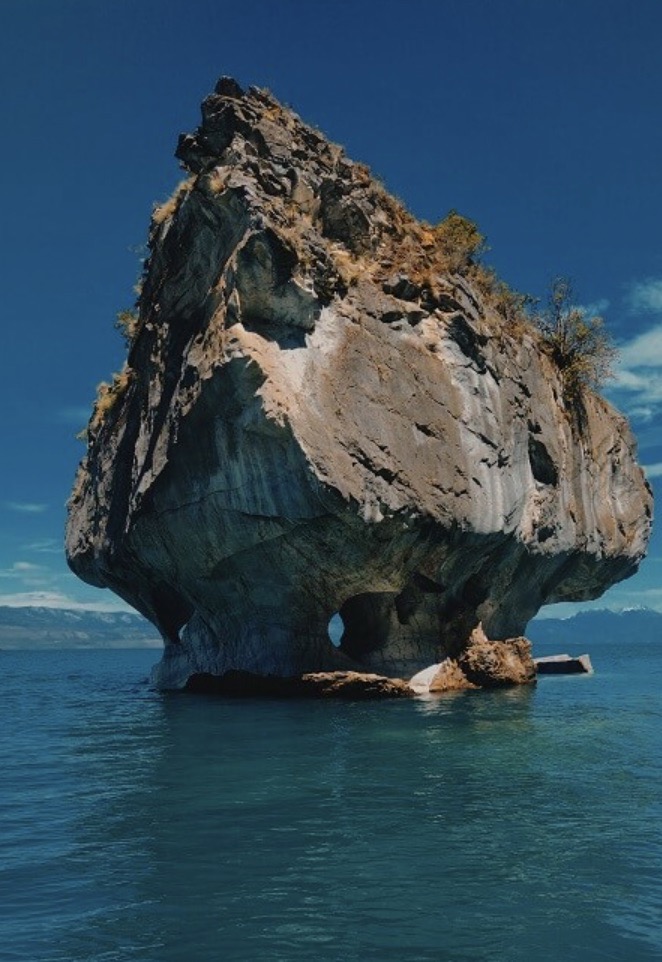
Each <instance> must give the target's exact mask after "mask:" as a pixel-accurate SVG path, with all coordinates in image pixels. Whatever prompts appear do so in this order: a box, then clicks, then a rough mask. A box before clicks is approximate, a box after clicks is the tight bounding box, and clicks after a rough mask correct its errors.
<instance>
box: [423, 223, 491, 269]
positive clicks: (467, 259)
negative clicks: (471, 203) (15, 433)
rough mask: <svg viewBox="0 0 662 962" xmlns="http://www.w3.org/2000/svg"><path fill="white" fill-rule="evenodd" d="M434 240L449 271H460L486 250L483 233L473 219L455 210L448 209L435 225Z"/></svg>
mask: <svg viewBox="0 0 662 962" xmlns="http://www.w3.org/2000/svg"><path fill="white" fill-rule="evenodd" d="M434 240H435V245H436V247H437V249H438V250H439V252H440V253H441V255H442V257H443V258H444V260H445V262H446V265H447V270H449V271H462V270H463V269H465V268H467V267H468V266H469V265H470V264H473V263H475V261H476V260H477V258H478V257H480V255H481V254H484V253H485V251H486V250H487V247H486V244H485V235H484V234H481V232H480V231H479V229H478V225H477V224H476V223H475V221H472V220H470V219H469V218H468V217H464V216H463V215H462V214H458V212H457V211H456V210H450V211H449V212H448V214H446V216H445V217H444V219H443V220H442V221H440V222H439V223H438V224H437V225H436V227H435V228H434Z"/></svg>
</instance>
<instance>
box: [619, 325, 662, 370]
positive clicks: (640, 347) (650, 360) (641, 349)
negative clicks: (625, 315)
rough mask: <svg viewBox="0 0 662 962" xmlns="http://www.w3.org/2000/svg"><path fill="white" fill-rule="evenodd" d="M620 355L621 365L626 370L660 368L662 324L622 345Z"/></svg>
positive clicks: (661, 360)
mask: <svg viewBox="0 0 662 962" xmlns="http://www.w3.org/2000/svg"><path fill="white" fill-rule="evenodd" d="M620 354H621V365H622V366H623V367H624V368H626V369H628V368H640V367H645V368H649V367H662V324H657V325H656V326H655V327H652V328H650V330H648V331H644V332H643V334H638V335H637V337H635V338H633V339H632V340H631V341H628V342H626V343H625V344H623V345H622V346H621V348H620Z"/></svg>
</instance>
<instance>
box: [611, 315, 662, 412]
mask: <svg viewBox="0 0 662 962" xmlns="http://www.w3.org/2000/svg"><path fill="white" fill-rule="evenodd" d="M612 392H613V393H614V394H615V395H616V397H615V400H616V404H617V405H618V406H619V407H622V408H623V409H624V410H625V411H626V413H627V414H628V415H629V416H630V417H631V418H632V419H633V420H639V421H643V422H644V423H645V422H649V421H652V420H653V419H655V418H656V417H658V416H660V415H661V414H662V324H656V325H655V326H654V327H651V328H649V330H647V331H643V332H642V333H641V334H638V335H637V336H636V337H633V338H632V339H631V340H629V341H626V342H625V343H624V344H621V345H620V347H619V360H618V365H617V367H616V377H615V380H614V382H613V384H612V385H611V386H610V388H609V393H610V394H611V393H612Z"/></svg>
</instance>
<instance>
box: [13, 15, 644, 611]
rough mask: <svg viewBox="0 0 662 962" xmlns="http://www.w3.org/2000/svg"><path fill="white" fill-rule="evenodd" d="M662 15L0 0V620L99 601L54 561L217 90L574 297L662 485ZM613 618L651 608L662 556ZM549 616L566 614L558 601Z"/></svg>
mask: <svg viewBox="0 0 662 962" xmlns="http://www.w3.org/2000/svg"><path fill="white" fill-rule="evenodd" d="M661 35H662V3H660V2H659V0H637V2H636V3H632V2H630V0H627V2H626V0H568V2H566V0H500V2H495V0H409V2H402V0H400V2H395V0H351V2H342V0H336V2H334V3H321V2H320V3H317V2H311V0H306V2H304V0H301V2H298V0H284V2H280V3H277V2H266V0H251V3H245V4H240V3H237V2H236V0H233V2H229V3H225V2H219V0H216V2H211V0H1V2H0V75H1V78H2V83H1V87H0V89H1V90H2V98H1V109H2V129H3V132H4V137H3V140H4V149H3V151H2V156H1V158H0V164H1V165H2V184H3V204H2V221H3V235H2V236H3V249H2V267H3V271H2V275H3V280H2V299H1V302H0V303H1V308H0V309H1V310H2V314H3V320H2V338H3V355H2V356H3V359H4V362H3V377H2V379H1V380H0V391H1V392H2V393H1V397H0V405H1V407H0V410H1V412H2V415H1V418H2V421H1V423H2V434H3V436H2V465H3V469H2V488H1V490H0V518H1V522H2V523H1V527H0V532H1V540H0V604H3V603H4V604H7V603H11V604H16V603H25V602H27V601H30V600H34V601H45V602H46V603H50V604H71V603H76V604H80V603H84V604H87V605H109V606H112V605H113V604H114V603H115V602H114V599H113V597H112V596H110V595H109V593H107V592H99V591H96V590H94V589H91V588H87V587H86V586H84V585H82V584H81V583H80V582H78V581H77V579H75V578H74V577H73V575H70V574H69V573H68V571H67V569H66V565H65V563H64V560H63V558H62V551H61V541H62V532H63V525H64V503H65V501H66V498H67V497H68V494H69V490H70V488H71V484H72V480H73V476H74V472H75V468H76V464H77V462H78V460H79V458H80V457H81V455H82V451H83V448H82V444H81V442H79V441H76V440H75V434H76V432H77V431H78V430H80V428H81V427H83V426H84V424H85V422H86V420H87V414H88V413H89V409H90V405H91V402H92V399H93V397H94V393H95V388H96V385H97V383H98V382H99V381H101V380H103V379H107V378H108V377H109V376H110V375H111V374H112V372H113V371H115V370H118V369H119V368H120V366H121V363H122V359H123V344H122V341H121V338H120V336H119V335H118V334H117V332H116V331H115V330H114V329H113V322H114V318H115V315H116V312H117V311H118V310H119V309H120V308H122V307H125V306H129V305H131V303H132V301H133V293H132V287H133V284H134V282H135V280H136V277H137V275H138V273H139V270H140V263H139V256H140V254H139V251H140V247H141V245H142V244H143V243H144V241H145V237H146V232H147V224H148V219H149V214H150V211H151V207H152V204H153V203H154V202H155V201H158V200H163V199H164V198H165V197H166V196H167V195H168V194H169V193H170V191H171V190H172V188H173V187H174V185H175V184H176V183H177V182H178V180H179V179H180V178H181V176H182V175H181V172H180V171H179V170H178V166H177V163H176V161H175V160H174V158H173V156H172V155H173V151H174V148H175V144H176V140H177V136H178V134H179V133H180V131H183V130H192V129H193V128H194V127H195V126H196V125H197V122H198V117H199V110H198V105H199V102H200V100H201V99H202V97H203V96H204V95H205V94H206V93H208V92H209V91H210V90H211V89H212V87H213V85H214V83H215V81H216V78H217V77H218V76H219V75H221V74H224V73H225V74H232V75H234V76H235V77H236V78H237V79H238V80H239V81H240V82H241V83H243V84H256V85H258V86H266V87H269V88H270V89H271V90H272V91H273V92H274V93H275V94H276V95H277V96H278V97H279V98H280V99H281V100H283V101H285V102H287V103H289V104H290V105H291V106H293V107H294V108H295V109H296V110H297V112H298V113H299V114H300V115H301V116H302V117H303V118H304V119H305V120H307V121H309V122H310V123H313V124H315V125H317V126H318V127H320V128H321V129H322V130H323V131H324V132H325V133H326V134H327V135H328V136H330V137H331V138H332V139H333V140H335V141H337V142H339V143H342V144H343V145H344V146H345V147H346V148H347V151H348V153H349V155H350V156H351V157H353V158H354V159H357V160H363V161H365V162H366V163H368V164H369V165H370V166H371V168H372V169H373V171H374V172H375V173H377V174H378V175H379V176H380V177H381V178H382V179H383V180H384V181H385V183H386V185H387V186H388V187H389V188H390V189H391V190H392V191H393V192H394V193H396V194H397V195H398V196H400V197H401V198H402V199H403V200H404V202H405V203H406V204H407V205H408V206H409V207H410V209H412V210H413V211H414V212H415V213H416V214H418V215H419V216H421V217H424V218H426V219H428V220H432V221H434V220H437V219H439V218H440V217H442V216H443V215H444V214H445V213H446V212H447V211H448V209H449V208H451V207H454V208H457V209H458V210H460V211H461V212H462V213H465V214H467V215H469V216H471V217H473V218H475V219H476V220H477V221H478V222H479V224H480V226H481V227H482V229H483V231H484V232H485V233H486V234H487V235H488V240H489V243H490V246H491V252H490V254H489V255H488V260H489V261H490V262H491V263H492V264H494V265H495V266H496V268H497V269H498V271H499V272H500V274H501V275H502V276H503V277H504V278H505V279H506V280H507V281H508V282H509V283H510V284H511V285H512V286H514V287H516V288H519V289H520V290H525V291H528V292H530V293H533V294H536V295H542V294H543V293H544V290H545V287H546V285H547V284H548V282H549V280H550V278H551V277H553V276H554V275H556V274H560V273H563V274H568V275H571V276H572V277H573V278H574V281H575V285H576V290H577V292H578V295H579V300H580V301H581V303H583V304H587V305H597V306H598V307H599V309H600V310H601V312H602V313H603V314H604V316H605V318H606V320H607V322H608V324H609V327H610V329H611V331H612V333H613V334H614V336H615V338H616V339H617V340H618V342H619V343H620V344H621V346H622V349H623V354H622V358H623V360H622V373H621V377H620V386H618V387H616V388H614V389H613V390H611V391H610V392H609V396H610V397H611V398H612V399H613V400H615V401H616V402H617V403H618V404H619V406H620V407H621V408H622V409H624V410H626V411H627V412H628V413H629V415H630V417H631V419H632V423H633V426H634V428H635V430H636V432H637V435H638V437H639V443H640V456H641V461H642V463H644V464H645V465H647V466H648V467H649V476H650V477H651V480H652V482H653V484H654V485H657V487H658V492H659V491H660V488H662V484H661V480H662V233H661V229H662V186H661V177H662V117H661V113H662V58H661V57H660V36H661ZM602 603H603V604H609V605H610V606H614V607H620V606H622V605H630V604H648V605H651V606H654V607H656V608H658V609H660V610H662V536H661V535H660V534H659V533H658V534H656V536H655V539H654V542H653V545H652V548H651V552H650V556H649V558H648V559H647V560H646V562H645V563H644V565H643V566H642V569H641V571H640V573H639V574H638V575H637V576H636V577H635V578H633V579H631V580H630V581H628V582H626V583H624V585H622V586H619V587H617V588H615V589H612V591H611V592H609V593H608V595H607V596H606V597H605V599H604V602H602ZM563 608H564V609H565V611H564V612H561V609H560V608H552V609H550V614H552V613H553V614H557V613H567V611H568V610H569V609H567V607H566V606H563Z"/></svg>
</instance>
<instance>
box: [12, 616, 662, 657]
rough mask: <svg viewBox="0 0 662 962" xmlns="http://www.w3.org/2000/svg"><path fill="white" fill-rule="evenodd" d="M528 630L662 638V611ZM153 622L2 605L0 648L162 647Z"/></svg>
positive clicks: (548, 638) (564, 641)
mask: <svg viewBox="0 0 662 962" xmlns="http://www.w3.org/2000/svg"><path fill="white" fill-rule="evenodd" d="M526 636H527V638H530V639H531V641H532V642H533V643H534V645H535V644H540V645H543V644H544V645H545V646H547V645H548V644H552V643H553V644H554V645H555V646H556V648H557V649H558V651H559V652H560V651H565V650H566V649H570V650H571V651H572V652H574V653H576V652H577V651H578V649H580V648H581V649H582V651H585V650H586V649H587V648H589V647H590V648H592V649H595V648H596V647H597V646H599V644H600V642H601V641H602V640H604V641H622V642H623V644H627V643H628V641H631V640H634V639H636V640H638V641H645V642H656V641H659V642H662V612H659V611H653V610H652V609H651V608H632V609H629V610H626V611H608V610H606V609H605V610H598V611H580V612H578V613H577V614H576V615H573V616H572V617H571V618H538V619H534V620H533V621H532V622H530V623H529V625H528V626H527V629H526ZM161 644H162V642H161V639H160V638H159V635H158V632H157V630H156V628H154V626H153V625H151V624H150V623H149V621H147V620H146V619H145V618H142V617H141V616H140V615H138V614H134V613H132V612H124V611H118V612H107V611H87V610H78V609H76V610H73V609H69V608H28V607H26V608H7V607H2V606H0V649H2V648H4V649H18V648H25V649H27V648H160V647H161Z"/></svg>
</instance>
